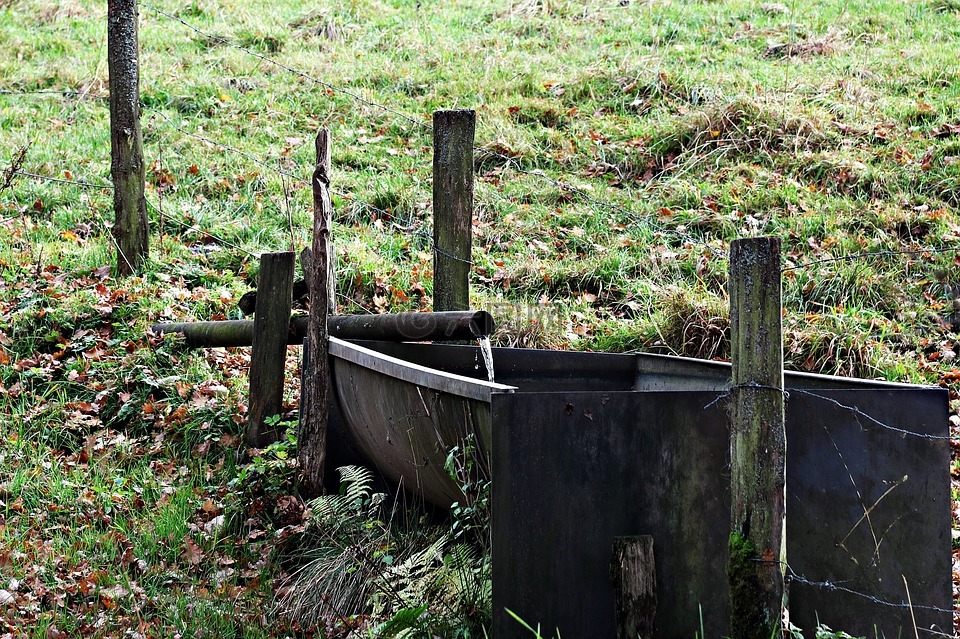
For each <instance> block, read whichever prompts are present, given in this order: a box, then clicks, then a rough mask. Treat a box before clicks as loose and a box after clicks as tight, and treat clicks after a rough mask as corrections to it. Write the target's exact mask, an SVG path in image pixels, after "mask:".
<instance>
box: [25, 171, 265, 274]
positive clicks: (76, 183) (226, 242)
mask: <svg viewBox="0 0 960 639" xmlns="http://www.w3.org/2000/svg"><path fill="white" fill-rule="evenodd" d="M14 175H22V176H25V177H30V178H34V179H37V180H43V181H46V182H56V183H60V184H70V185H73V186H79V187H81V188H91V189H98V190H103V191H113V190H114V187H113V185H112V184H94V183H92V182H83V181H80V180H70V179H65V178H57V177H53V176H50V175H41V174H39V173H30V172H28V171H14ZM144 199H145V200H146V203H147V206H149V207H150V208H152V209H153V210H154V211H156V212H157V214H158V215H160V216H161V217H162V218H163V219H165V220H168V221H170V222H173V223H174V224H177V225H179V226H180V227H181V228H185V229H188V230H191V231H195V232H197V233H203V234H205V235H208V236H210V237H211V238H213V239H214V240H215V241H216V242H217V243H219V244H223V245H224V246H228V247H230V248H233V249H236V250H238V251H241V252H243V253H246V254H247V255H249V256H252V257H256V255H255V254H254V253H251V252H250V251H248V250H247V249H245V248H243V247H242V246H239V245H237V244H234V243H232V242H230V241H229V240H226V239H225V238H223V237H220V236H218V235H216V234H214V233H211V232H210V231H207V230H205V229H202V228H200V227H198V226H195V225H191V224H188V223H186V222H184V221H182V220H180V219H177V218H176V217H173V216H171V215H168V214H167V213H164V212H163V211H162V210H161V209H160V208H159V207H157V206H156V205H155V204H153V202H151V201H150V199H149V198H146V197H145V198H144Z"/></svg>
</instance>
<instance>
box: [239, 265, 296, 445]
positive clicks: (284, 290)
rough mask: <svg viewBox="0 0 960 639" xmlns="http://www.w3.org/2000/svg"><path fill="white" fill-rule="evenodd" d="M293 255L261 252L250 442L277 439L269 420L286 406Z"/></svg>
mask: <svg viewBox="0 0 960 639" xmlns="http://www.w3.org/2000/svg"><path fill="white" fill-rule="evenodd" d="M294 259H295V257H294V254H293V253H292V252H283V253H264V254H263V255H261V256H260V276H259V278H258V280H257V310H256V312H255V314H254V319H253V351H252V353H251V355H250V408H249V410H248V412H247V444H248V445H250V446H254V447H257V448H259V447H263V446H266V445H267V444H269V443H270V442H272V441H274V440H275V439H276V437H277V433H276V432H275V431H274V429H272V428H271V427H270V426H269V425H268V424H267V421H266V420H267V418H268V417H272V416H274V415H279V414H280V412H281V410H283V369H284V363H285V361H286V358H287V334H288V333H289V332H290V309H291V307H292V306H293V264H294Z"/></svg>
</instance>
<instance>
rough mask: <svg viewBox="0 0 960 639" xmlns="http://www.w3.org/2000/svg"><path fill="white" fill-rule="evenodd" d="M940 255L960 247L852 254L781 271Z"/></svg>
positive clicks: (798, 265) (785, 268) (806, 263)
mask: <svg viewBox="0 0 960 639" xmlns="http://www.w3.org/2000/svg"><path fill="white" fill-rule="evenodd" d="M938 253H960V247H957V246H953V247H940V248H934V247H925V248H919V249H907V250H903V251H865V252H863V253H851V254H849V255H841V256H838V257H827V258H824V259H822V260H811V261H809V262H804V263H802V264H797V265H796V266H787V267H783V268H781V269H780V272H781V273H786V272H788V271H795V270H798V269H802V268H810V267H811V266H817V265H820V264H830V263H833V262H849V261H853V260H860V259H876V258H880V257H896V256H900V255H919V256H923V255H928V254H938Z"/></svg>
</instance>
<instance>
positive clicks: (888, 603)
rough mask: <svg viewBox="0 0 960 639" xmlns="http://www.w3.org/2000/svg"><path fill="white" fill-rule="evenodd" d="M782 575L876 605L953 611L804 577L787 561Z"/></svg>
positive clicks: (951, 612)
mask: <svg viewBox="0 0 960 639" xmlns="http://www.w3.org/2000/svg"><path fill="white" fill-rule="evenodd" d="M757 560H758V561H761V559H760V558H758V559H757ZM784 576H785V577H786V578H788V579H790V580H791V581H796V582H797V583H800V584H803V585H805V586H811V587H814V588H820V589H823V590H830V591H836V592H845V593H847V594H849V595H854V596H856V597H862V598H864V599H867V600H869V601H871V602H873V603H875V604H877V605H880V606H886V607H889V608H902V609H910V608H912V609H914V610H931V611H933V612H944V613H949V614H951V615H952V614H953V613H954V611H953V609H952V608H940V607H939V606H929V605H923V604H912V603H909V602H907V601H900V602H893V601H885V600H883V599H880V598H879V597H875V596H874V595H870V594H867V593H865V592H859V591H857V590H854V589H852V588H848V587H846V586H844V585H842V584H841V583H838V582H835V581H816V580H813V579H808V578H807V577H804V576H803V575H800V574H798V573H797V572H796V571H795V570H794V569H793V567H792V566H790V564H789V563H787V564H786V574H785V575H784Z"/></svg>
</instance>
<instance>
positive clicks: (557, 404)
mask: <svg viewBox="0 0 960 639" xmlns="http://www.w3.org/2000/svg"><path fill="white" fill-rule="evenodd" d="M714 399H716V394H715V393H683V394H682V395H681V394H678V393H633V392H621V393H538V394H532V393H531V394H526V393H520V394H516V395H515V396H506V395H504V396H501V395H495V396H494V397H493V420H494V425H495V427H494V460H495V463H494V479H493V512H494V515H493V584H494V590H493V598H494V607H495V619H494V637H496V638H497V639H505V638H507V637H511V638H512V637H518V638H519V637H524V636H526V631H524V630H522V628H521V627H520V625H519V624H517V623H516V622H515V621H514V620H512V619H511V618H509V616H508V615H506V614H505V613H504V608H505V607H506V608H510V609H511V610H513V611H514V612H516V613H517V614H519V615H520V616H521V617H522V618H524V619H525V620H526V621H527V622H529V623H531V624H533V625H536V624H538V623H539V624H542V625H543V627H544V628H545V629H549V631H550V632H552V631H553V629H554V628H558V629H559V631H560V634H561V635H562V636H564V637H612V636H614V635H615V629H614V619H613V591H612V586H611V585H610V581H609V575H608V567H609V563H610V557H611V549H612V543H613V538H614V537H616V536H625V535H652V536H653V540H654V554H655V557H656V564H657V599H658V606H657V617H656V625H657V628H658V630H657V635H656V636H658V637H677V638H678V639H679V638H683V639H690V638H691V637H693V636H694V633H695V632H698V631H699V628H700V613H701V610H702V614H703V621H704V624H705V627H707V628H710V629H711V634H713V633H716V636H719V635H721V634H722V633H723V632H724V631H725V629H726V621H725V610H726V605H727V592H726V588H725V587H723V580H724V578H723V575H724V571H725V564H726V555H727V553H726V541H727V532H726V531H727V528H728V524H727V521H728V519H729V505H728V500H727V498H726V496H725V495H726V493H725V491H723V490H722V488H721V487H722V486H723V485H725V484H726V482H727V479H726V472H725V468H726V464H727V461H726V459H727V435H726V423H725V418H724V415H723V410H722V408H721V407H719V406H718V405H716V404H714V405H713V406H711V407H706V406H707V404H709V403H710V402H712V401H713V400H714ZM705 407H706V408H705Z"/></svg>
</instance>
